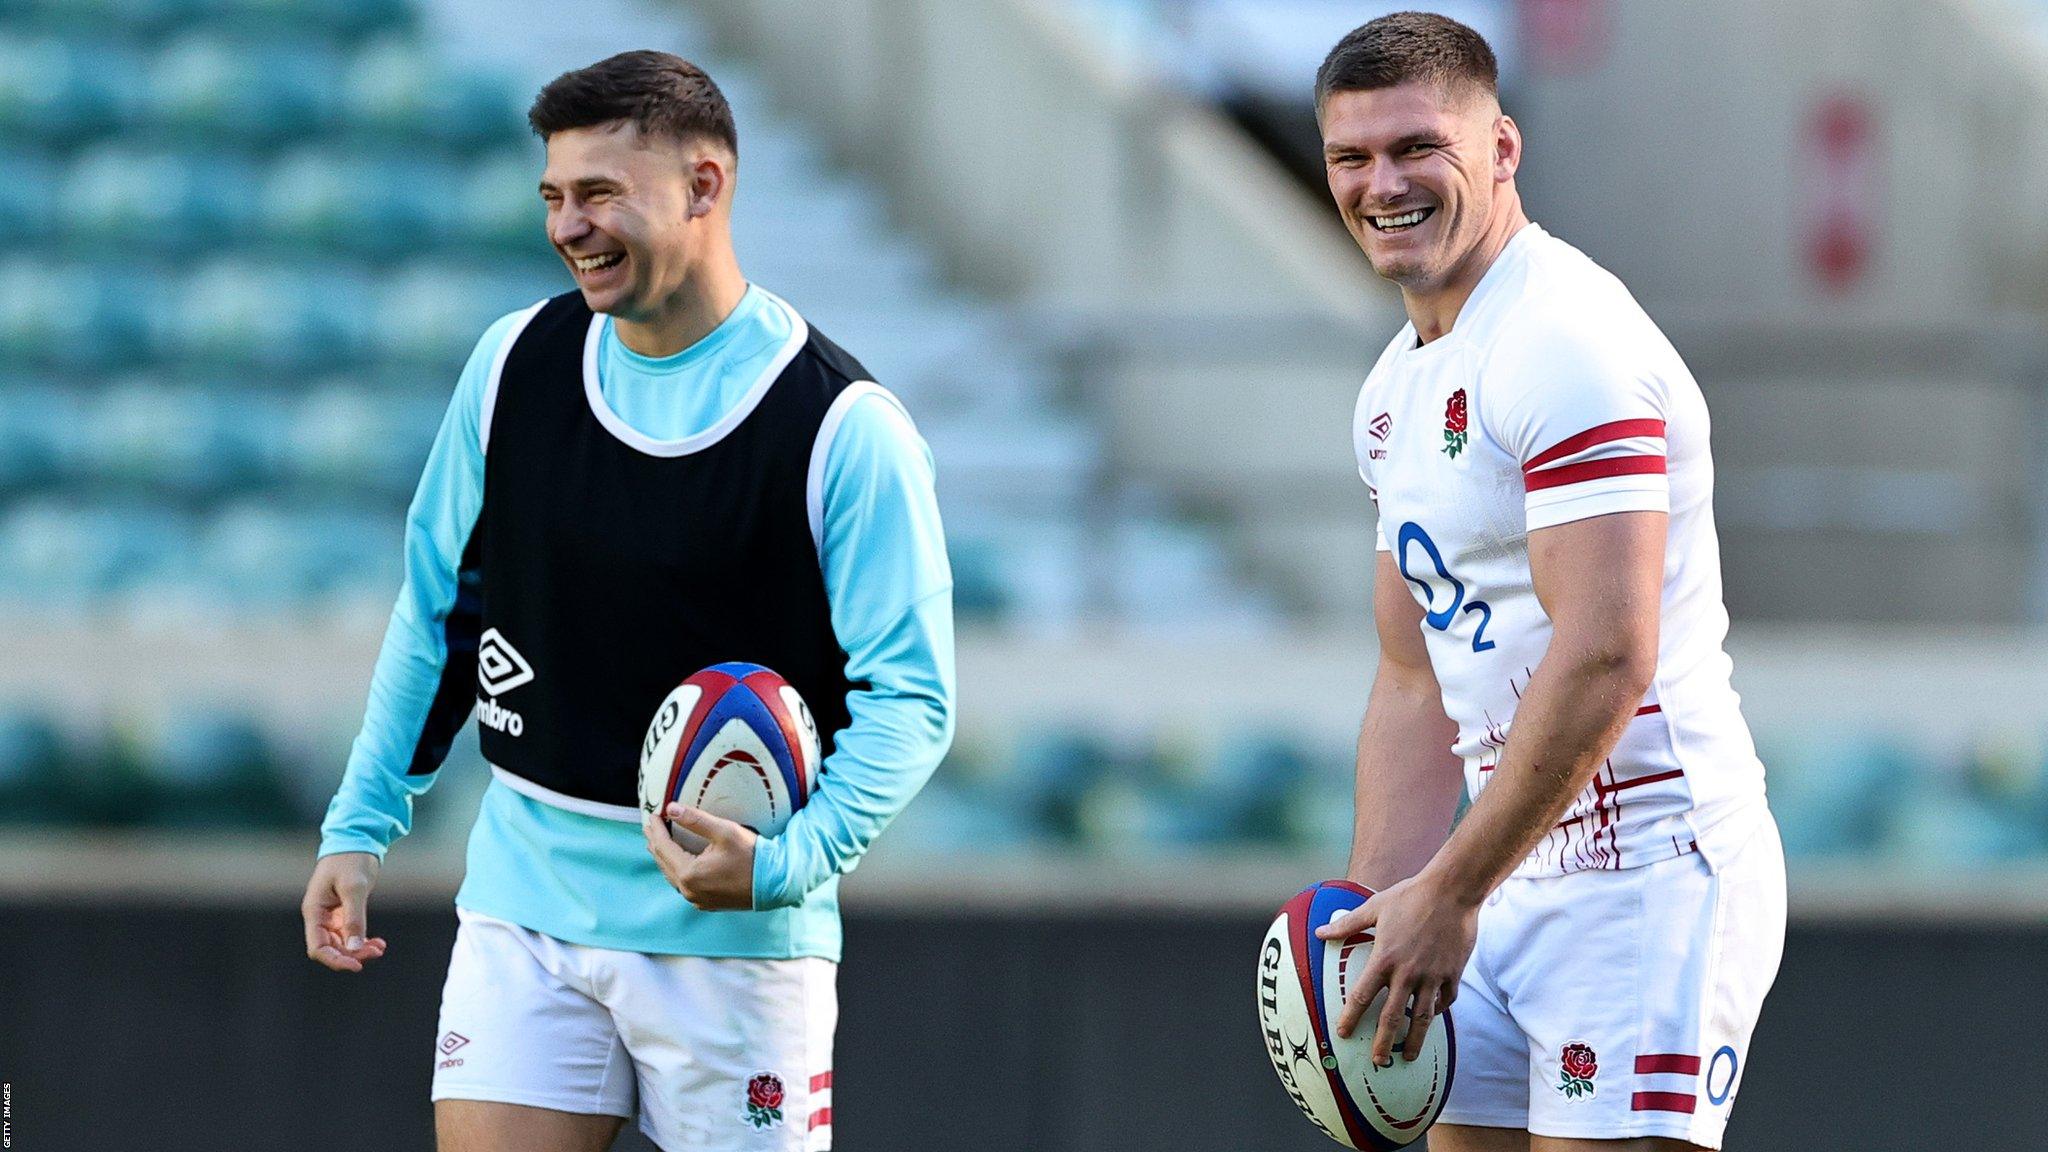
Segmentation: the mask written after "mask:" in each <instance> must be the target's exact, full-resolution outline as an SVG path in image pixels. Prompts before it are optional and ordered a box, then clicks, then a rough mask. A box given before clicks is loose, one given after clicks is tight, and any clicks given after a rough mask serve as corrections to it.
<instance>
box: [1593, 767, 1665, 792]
mask: <svg viewBox="0 0 2048 1152" xmlns="http://www.w3.org/2000/svg"><path fill="white" fill-rule="evenodd" d="M1683 775H1685V769H1683V768H1669V769H1666V770H1664V771H1662V772H1652V773H1650V774H1649V775H1648V776H1637V777H1635V778H1633V779H1630V780H1623V781H1621V782H1620V783H1619V784H1613V785H1610V786H1608V788H1607V789H1606V791H1607V792H1608V793H1614V792H1619V791H1621V790H1622V789H1624V788H1634V787H1636V786H1637V785H1640V784H1655V783H1657V782H1658V781H1659V780H1676V779H1678V778H1679V777H1680V776H1683Z"/></svg>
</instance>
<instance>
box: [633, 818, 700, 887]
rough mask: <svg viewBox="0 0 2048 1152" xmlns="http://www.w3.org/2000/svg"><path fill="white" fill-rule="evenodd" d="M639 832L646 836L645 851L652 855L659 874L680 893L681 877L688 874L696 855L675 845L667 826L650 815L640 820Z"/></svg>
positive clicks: (674, 839) (679, 845)
mask: <svg viewBox="0 0 2048 1152" xmlns="http://www.w3.org/2000/svg"><path fill="white" fill-rule="evenodd" d="M640 831H641V832H643V833H645V834H646V836H647V850H648V851H649V852H652V853H654V862H655V864H657V865H658V866H660V868H661V874H662V875H663V876H666V877H668V882H669V883H670V884H671V885H673V886H674V887H675V888H676V889H677V890H678V891H680V890H681V889H682V886H683V876H684V875H685V874H686V873H687V872H689V870H690V863H691V861H693V860H695V859H696V858H697V856H696V854H695V853H693V852H691V851H690V850H689V849H687V848H685V847H683V846H682V845H681V844H678V843H676V838H675V837H673V836H671V835H669V833H668V826H667V825H666V824H664V823H663V822H662V821H661V820H660V819H658V818H656V817H655V816H654V815H653V814H652V813H649V814H647V815H645V816H642V817H641V818H640Z"/></svg>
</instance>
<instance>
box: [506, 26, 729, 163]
mask: <svg viewBox="0 0 2048 1152" xmlns="http://www.w3.org/2000/svg"><path fill="white" fill-rule="evenodd" d="M618 120H630V121H632V122H633V123H634V125H636V126H637V127H638V128H639V129H640V131H641V133H642V134H643V135H648V136H666V137H668V138H670V139H672V140H680V141H689V140H695V139H710V140H716V141H718V142H719V143H721V144H724V145H725V146H726V148H728V149H730V150H731V151H732V154H733V155H734V156H738V155H739V150H740V141H739V130H738V129H737V128H735V127H734V126H733V122H732V105H730V104H727V103H726V102H725V93H723V92H720V91H719V90H718V85H716V84H714V83H712V82H711V77H710V76H707V75H705V73H704V70H703V69H702V68H699V67H697V66H696V65H695V64H692V63H690V62H689V61H688V60H685V59H683V58H682V57H680V56H676V55H672V54H670V53H667V52H650V51H644V50H643V51H638V52H621V53H619V54H618V55H616V56H612V57H608V58H606V59H603V60H599V61H598V62H597V63H595V64H592V65H591V66H590V67H588V68H578V69H576V70H575V71H574V72H564V73H562V74H561V75H560V76H557V77H555V78H554V79H553V80H550V81H548V85H547V87H545V88H542V89H541V90H540V95H539V96H536V97H534V100H533V107H532V108H530V109H528V110H527V113H526V122H527V123H528V124H531V125H533V130H534V132H536V133H538V134H539V136H540V138H541V139H542V140H546V139H547V138H548V137H550V136H553V135H554V134H555V133H557V132H566V131H568V130H570V129H572V128H594V127H596V126H597V125H599V124H610V123H612V122H614V121H618Z"/></svg>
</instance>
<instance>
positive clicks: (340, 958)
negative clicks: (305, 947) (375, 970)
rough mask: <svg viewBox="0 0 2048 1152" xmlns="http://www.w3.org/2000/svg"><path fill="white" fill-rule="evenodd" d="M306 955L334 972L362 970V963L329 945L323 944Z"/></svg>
mask: <svg viewBox="0 0 2048 1152" xmlns="http://www.w3.org/2000/svg"><path fill="white" fill-rule="evenodd" d="M306 955H308V956H311V957H312V958H313V959H315V960H317V961H319V962H320V963H322V964H325V965H327V966H328V967H329V968H332V969H334V970H335V971H336V972H361V971H362V970H363V962H362V961H360V960H358V959H356V958H355V957H353V956H350V955H349V954H348V953H346V952H343V951H342V950H341V949H339V948H336V947H334V946H333V945H331V944H323V945H321V946H319V947H318V948H315V949H313V950H312V951H310V952H308V953H306Z"/></svg>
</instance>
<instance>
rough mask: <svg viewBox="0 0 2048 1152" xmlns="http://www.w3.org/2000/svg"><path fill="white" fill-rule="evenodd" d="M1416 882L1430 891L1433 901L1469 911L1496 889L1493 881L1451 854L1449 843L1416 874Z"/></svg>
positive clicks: (1430, 897)
mask: <svg viewBox="0 0 2048 1152" xmlns="http://www.w3.org/2000/svg"><path fill="white" fill-rule="evenodd" d="M1415 883H1416V884H1417V885H1418V886H1419V887H1421V888H1422V889H1423V890H1424V891H1425V892H1427V893H1428V895H1429V900H1430V903H1432V904H1437V905H1449V906H1453V907H1458V908H1463V909H1466V910H1468V911H1469V910H1474V909H1477V908H1478V907H1479V906H1480V905H1481V904H1483V903H1485V901H1486V897H1487V896H1488V895H1489V894H1490V893H1491V892H1492V891H1493V884H1492V882H1491V881H1490V880H1488V879H1487V878H1486V877H1485V875H1484V874H1483V873H1482V872H1480V870H1478V869H1476V868H1473V867H1471V866H1470V865H1469V864H1468V863H1466V862H1465V861H1464V860H1462V859H1460V858H1459V857H1458V856H1457V855H1455V854H1454V853H1452V852H1451V851H1450V849H1449V846H1448V845H1447V846H1446V847H1445V850H1444V851H1442V852H1439V853H1437V854H1436V857H1435V858H1434V859H1432V860H1431V861H1430V862H1429V863H1428V864H1427V865H1425V866H1424V867H1423V869H1422V871H1420V872H1418V873H1416V874H1415Z"/></svg>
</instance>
